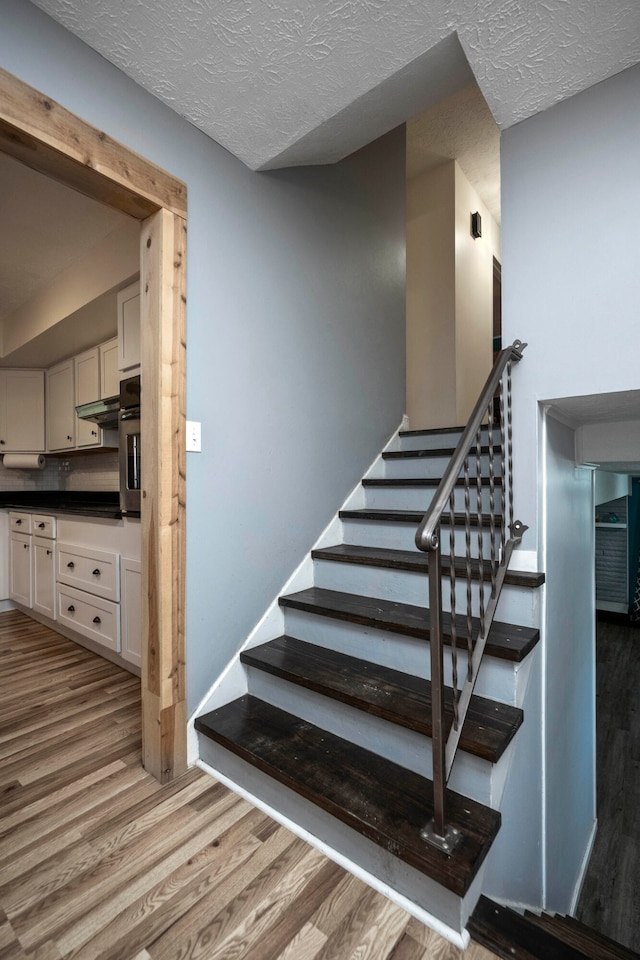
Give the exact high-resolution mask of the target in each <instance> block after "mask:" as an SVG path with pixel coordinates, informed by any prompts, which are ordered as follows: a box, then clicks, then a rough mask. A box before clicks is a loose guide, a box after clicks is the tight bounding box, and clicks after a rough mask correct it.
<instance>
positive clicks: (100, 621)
mask: <svg viewBox="0 0 640 960" xmlns="http://www.w3.org/2000/svg"><path fill="white" fill-rule="evenodd" d="M93 622H94V623H102V620H101V619H100V617H94V618H93Z"/></svg>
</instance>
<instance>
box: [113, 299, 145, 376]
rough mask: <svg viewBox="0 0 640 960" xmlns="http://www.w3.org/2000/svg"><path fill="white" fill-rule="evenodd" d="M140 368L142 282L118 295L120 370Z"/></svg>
mask: <svg viewBox="0 0 640 960" xmlns="http://www.w3.org/2000/svg"><path fill="white" fill-rule="evenodd" d="M138 366H140V282H139V281H136V283H132V284H130V286H128V287H125V289H124V290H121V291H120V292H119V293H118V369H119V370H131V369H132V368H133V367H138Z"/></svg>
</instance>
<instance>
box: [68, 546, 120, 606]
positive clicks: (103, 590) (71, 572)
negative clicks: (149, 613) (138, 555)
mask: <svg viewBox="0 0 640 960" xmlns="http://www.w3.org/2000/svg"><path fill="white" fill-rule="evenodd" d="M57 557H58V563H57V571H58V574H57V580H58V582H60V583H65V584H67V585H68V586H70V587H76V588H77V589H78V590H87V591H88V592H89V593H92V594H95V595H96V596H97V597H104V599H105V600H115V601H116V602H117V601H119V600H120V556H119V554H117V553H105V552H104V551H103V550H95V549H94V548H93V547H90V548H89V547H80V546H78V545H77V544H75V543H62V542H61V541H60V540H58V550H57Z"/></svg>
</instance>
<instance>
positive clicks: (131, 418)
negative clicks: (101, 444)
mask: <svg viewBox="0 0 640 960" xmlns="http://www.w3.org/2000/svg"><path fill="white" fill-rule="evenodd" d="M119 432H120V510H121V511H122V513H123V514H128V515H130V516H137V517H139V516H140V496H141V491H142V476H141V472H140V465H141V463H140V460H141V458H140V447H141V444H140V377H139V376H137V377H129V378H128V379H127V380H121V381H120V424H119Z"/></svg>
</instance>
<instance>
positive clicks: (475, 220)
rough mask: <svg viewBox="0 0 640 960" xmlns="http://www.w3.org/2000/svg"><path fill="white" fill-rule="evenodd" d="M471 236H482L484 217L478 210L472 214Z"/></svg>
mask: <svg viewBox="0 0 640 960" xmlns="http://www.w3.org/2000/svg"><path fill="white" fill-rule="evenodd" d="M471 236H472V237H473V239H474V240H477V239H478V237H481V236H482V217H481V216H480V214H479V213H478V212H477V211H476V212H475V213H472V214H471Z"/></svg>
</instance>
